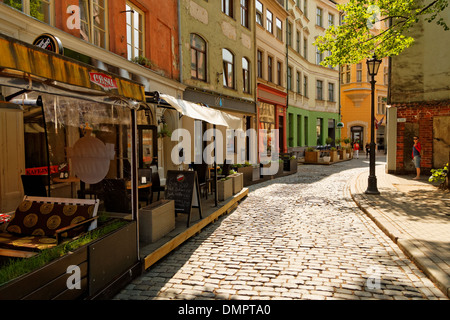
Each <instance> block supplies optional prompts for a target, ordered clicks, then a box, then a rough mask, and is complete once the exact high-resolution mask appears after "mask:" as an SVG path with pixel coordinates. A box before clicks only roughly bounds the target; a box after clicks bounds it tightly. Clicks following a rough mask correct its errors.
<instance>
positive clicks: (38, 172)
mask: <svg viewBox="0 0 450 320" xmlns="http://www.w3.org/2000/svg"><path fill="white" fill-rule="evenodd" d="M25 172H26V174H27V176H42V175H48V167H40V168H27V169H25ZM54 173H58V166H50V174H54Z"/></svg>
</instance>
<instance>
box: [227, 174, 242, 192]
mask: <svg viewBox="0 0 450 320" xmlns="http://www.w3.org/2000/svg"><path fill="white" fill-rule="evenodd" d="M229 177H231V180H232V181H233V194H236V193H239V192H241V190H242V188H243V187H244V175H243V174H242V173H235V174H232V175H230V176H229Z"/></svg>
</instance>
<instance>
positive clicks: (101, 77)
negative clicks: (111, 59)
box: [89, 72, 117, 90]
mask: <svg viewBox="0 0 450 320" xmlns="http://www.w3.org/2000/svg"><path fill="white" fill-rule="evenodd" d="M89 77H90V79H91V82H92V83H95V84H97V85H99V86H100V87H102V88H103V89H105V90H111V89H117V82H116V80H114V79H113V78H111V77H110V76H108V75H106V74H103V73H98V72H89Z"/></svg>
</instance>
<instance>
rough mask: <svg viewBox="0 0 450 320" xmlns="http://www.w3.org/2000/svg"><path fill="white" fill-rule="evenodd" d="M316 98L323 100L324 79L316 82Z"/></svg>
mask: <svg viewBox="0 0 450 320" xmlns="http://www.w3.org/2000/svg"><path fill="white" fill-rule="evenodd" d="M316 99H317V100H323V81H322V80H317V82H316Z"/></svg>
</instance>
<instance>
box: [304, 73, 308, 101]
mask: <svg viewBox="0 0 450 320" xmlns="http://www.w3.org/2000/svg"><path fill="white" fill-rule="evenodd" d="M303 95H304V96H305V97H306V98H308V77H307V76H303Z"/></svg>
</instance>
